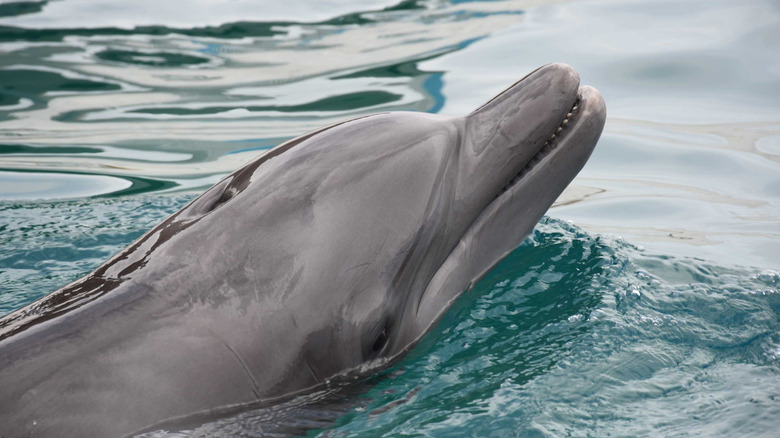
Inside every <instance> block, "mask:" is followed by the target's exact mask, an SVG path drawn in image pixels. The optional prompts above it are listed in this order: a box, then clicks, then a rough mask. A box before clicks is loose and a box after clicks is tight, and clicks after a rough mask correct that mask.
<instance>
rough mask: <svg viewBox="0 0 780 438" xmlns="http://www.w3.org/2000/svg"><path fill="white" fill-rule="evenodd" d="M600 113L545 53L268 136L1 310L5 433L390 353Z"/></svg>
mask: <svg viewBox="0 0 780 438" xmlns="http://www.w3.org/2000/svg"><path fill="white" fill-rule="evenodd" d="M605 119H606V107H605V105H604V101H603V99H602V97H601V95H600V94H599V93H598V91H596V90H595V89H594V88H592V87H588V86H580V81H579V75H578V74H577V73H576V72H575V71H574V70H573V69H572V68H571V67H569V66H567V65H564V64H549V65H546V66H543V67H540V68H539V69H537V70H535V71H533V72H532V73H530V74H529V75H527V76H526V77H525V78H523V79H522V80H520V81H518V82H516V83H515V84H514V85H512V86H510V87H509V88H507V89H506V90H505V91H503V92H502V93H500V94H499V95H497V96H495V97H494V98H492V99H490V100H489V101H488V102H487V103H485V104H484V105H482V106H480V107H478V108H477V109H476V110H474V111H473V112H471V113H469V114H468V115H466V116H461V117H457V116H443V115H438V114H426V113H415V112H390V113H381V114H374V115H370V116H364V117H360V118H357V119H353V120H347V121H343V122H340V123H336V124H334V125H331V126H328V127H324V128H322V129H319V130H317V131H314V132H311V133H308V134H305V135H303V136H301V137H298V138H296V139H293V140H290V141H288V142H286V143H284V144H282V145H280V146H278V147H276V148H275V149H273V150H271V151H269V152H268V153H266V154H264V155H262V156H260V157H258V158H257V159H255V160H254V161H252V162H250V163H248V164H247V165H245V166H243V167H242V168H240V169H238V170H236V171H235V172H233V173H232V174H230V175H228V176H227V177H225V178H224V179H223V180H222V181H220V182H219V183H217V184H216V185H214V186H213V187H212V188H210V189H209V190H207V191H206V192H205V193H203V194H202V195H200V196H199V197H197V198H196V199H194V200H193V201H192V202H190V203H189V204H187V205H186V206H184V207H183V208H182V209H181V210H179V211H178V212H176V213H174V214H172V215H171V216H170V217H168V218H167V219H165V220H164V221H163V222H162V223H160V224H159V225H157V226H156V227H154V228H153V229H152V230H150V231H149V232H147V233H146V234H145V235H143V236H141V237H140V238H139V239H138V240H136V241H135V242H133V243H131V244H130V245H129V246H128V247H127V248H126V249H124V250H123V251H121V252H120V253H119V254H117V255H116V256H114V257H112V258H111V259H110V260H108V261H106V262H105V263H104V264H103V265H101V266H100V267H98V268H97V269H96V270H95V271H94V272H92V273H91V274H89V275H87V276H85V277H83V278H81V279H78V280H76V281H74V282H73V283H71V284H69V285H66V286H65V287H63V288H62V289H59V290H57V291H55V292H53V293H51V294H50V295H48V296H46V297H44V298H42V299H40V300H38V301H36V302H34V303H32V304H30V305H28V306H27V307H24V308H22V309H19V310H17V311H15V312H13V313H11V314H9V315H6V316H5V317H3V318H2V319H0V388H2V389H3V390H2V391H0V406H2V407H3V408H2V409H0V424H2V425H3V433H5V434H7V435H9V436H25V435H31V434H33V435H35V436H39V437H83V436H124V435H132V434H135V433H139V431H155V430H159V429H165V430H173V429H175V428H176V427H178V426H177V425H185V424H186V425H192V424H203V423H204V422H208V421H210V420H213V419H215V418H225V417H224V416H228V415H230V414H231V413H235V412H241V411H242V410H246V409H250V408H251V409H254V408H258V407H261V408H262V407H274V406H277V405H278V404H280V403H285V402H287V401H290V400H292V399H293V398H294V397H296V396H299V395H308V394H313V393H315V392H316V391H318V390H320V389H323V388H324V389H327V388H328V385H330V384H331V383H329V382H333V379H343V380H344V381H346V382H350V381H351V380H350V379H356V378H360V377H363V376H367V375H370V374H373V373H376V372H377V371H379V370H382V369H384V368H386V367H388V366H390V365H392V364H394V363H396V362H397V361H398V360H399V359H400V358H401V357H403V356H404V355H405V354H406V353H407V352H409V351H410V350H411V349H412V348H414V347H415V346H416V345H417V344H418V343H419V342H420V340H421V339H422V337H423V336H425V335H426V333H428V332H430V330H431V328H432V327H434V326H435V325H436V324H437V323H438V322H439V321H440V320H441V318H442V316H443V315H444V313H445V312H446V311H447V310H448V309H449V308H450V306H451V305H452V304H453V302H454V301H455V300H456V299H457V298H458V297H459V296H461V295H462V294H463V293H464V291H467V290H469V289H470V288H471V287H472V285H474V284H475V283H476V282H477V281H479V279H480V278H482V277H483V276H484V275H485V274H486V273H487V272H488V271H489V270H490V269H492V268H493V267H494V266H495V265H496V264H497V263H498V262H499V261H500V260H502V259H503V258H504V257H506V256H507V255H508V254H509V253H510V252H511V251H513V250H514V249H515V248H516V247H517V246H518V245H520V243H521V242H522V241H523V239H524V238H525V237H526V236H527V235H528V234H529V233H530V232H531V231H532V230H533V228H534V226H535V225H536V223H537V222H538V221H539V219H540V218H541V217H542V216H543V215H544V213H545V212H546V211H547V209H548V208H549V207H550V206H551V205H552V203H553V202H554V201H555V200H556V199H557V198H558V196H559V195H560V193H561V192H562V191H563V190H564V188H565V187H566V186H567V185H568V184H569V182H570V181H571V180H572V179H573V178H574V177H575V176H576V175H577V173H578V172H579V171H580V170H581V169H582V167H583V166H584V165H585V163H586V161H587V160H588V158H589V157H590V155H591V153H592V151H593V149H594V147H595V146H596V143H597V142H598V139H599V137H600V135H601V132H602V130H603V127H604V122H605ZM418 391H419V389H418V388H415V389H413V390H411V391H409V392H408V393H407V394H406V395H405V396H403V397H402V398H401V399H399V400H395V401H392V402H390V403H388V404H387V405H385V406H382V407H380V408H377V409H375V410H374V411H372V413H371V414H372V415H376V414H378V413H381V412H384V411H386V410H389V409H392V408H393V407H395V406H398V405H399V404H401V403H406V402H409V401H410V400H412V399H413V398H414V396H415V395H416V394H417V393H418ZM199 422H200V423H199Z"/></svg>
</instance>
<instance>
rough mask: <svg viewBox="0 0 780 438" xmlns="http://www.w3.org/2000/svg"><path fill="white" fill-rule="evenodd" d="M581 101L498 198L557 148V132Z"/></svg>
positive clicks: (561, 129) (577, 102) (567, 122)
mask: <svg viewBox="0 0 780 438" xmlns="http://www.w3.org/2000/svg"><path fill="white" fill-rule="evenodd" d="M579 104H580V101H579V100H577V101H576V102H574V106H572V107H571V110H569V112H568V113H566V118H564V119H563V121H562V122H561V124H560V126H558V128H556V130H555V132H554V133H553V134H552V135H550V137H549V138H548V139H547V140H545V142H544V144H543V145H542V148H541V149H540V150H539V152H537V153H536V155H534V156H533V157H532V158H531V159H530V160H529V161H528V163H526V165H525V167H523V168H522V169H521V170H520V171H519V172H517V174H516V175H515V176H514V177H512V179H511V180H510V181H509V183H508V184H507V185H505V186H504V188H503V189H501V191H500V192H499V193H498V194H497V195H496V198H498V197H499V196H501V195H503V194H504V193H506V192H507V191H508V190H509V189H510V188H511V187H512V186H513V185H514V184H515V183H516V182H518V181H520V179H521V178H522V177H523V176H525V174H526V173H528V172H529V171H530V170H531V169H532V168H533V167H534V166H535V165H536V164H537V163H539V162H540V161H542V159H544V157H545V156H547V154H548V153H549V152H550V151H551V150H553V149H555V146H556V143H555V142H554V140H555V138H556V134H560V133H561V132H563V127H564V126H566V125H568V124H569V120H570V119H571V118H572V117H573V116H574V113H575V112H576V111H577V108H579Z"/></svg>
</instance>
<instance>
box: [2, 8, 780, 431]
mask: <svg viewBox="0 0 780 438" xmlns="http://www.w3.org/2000/svg"><path fill="white" fill-rule="evenodd" d="M287 3H289V4H287ZM778 53H780V4H778V2H776V1H752V0H748V1H740V2H734V1H718V0H714V1H693V0H677V1H663V0H633V1H627V0H626V1H617V0H616V1H571V2H569V1H541V0H528V1H513V0H507V1H457V0H452V1H438V0H436V1H424V0H419V1H403V2H400V3H392V1H385V2H383V1H370V2H360V3H359V4H358V3H352V2H346V1H337V0H330V1H320V2H313V1H311V2H271V1H250V0H236V1H232V2H227V3H225V2H217V1H208V0H198V1H195V2H193V1H188V2H184V1H179V0H171V1H166V2H150V1H134V2H130V1H126V0H113V1H105V0H82V1H76V0H62V1H50V2H47V1H24V2H15V1H11V2H8V1H2V2H0V315H3V314H6V313H8V312H11V311H13V310H14V309H17V308H19V307H22V306H24V305H26V304H28V303H30V302H32V301H34V300H35V299H37V298H40V297H42V296H44V295H46V294H48V293H50V292H52V291H54V290H56V289H58V288H59V287H62V286H63V285H65V284H67V283H68V282H70V281H72V280H75V279H77V278H79V277H80V276H82V275H84V274H86V273H88V272H90V271H91V270H92V269H94V268H95V267H96V266H98V265H99V264H100V263H102V262H103V261H105V260H107V259H108V258H109V257H110V256H111V255H113V254H115V253H116V252H117V251H119V250H120V249H122V248H124V247H125V246H126V245H127V244H129V243H130V242H131V241H132V240H134V239H135V238H137V237H139V236H140V235H141V234H142V233H144V232H145V231H147V230H148V229H150V228H151V227H152V226H154V225H156V224H157V223H159V222H160V221H161V220H162V219H163V218H165V217H166V216H167V215H169V214H170V213H172V212H174V211H176V210H177V209H179V208H180V207H182V206H183V205H184V204H186V203H187V202H188V201H189V200H190V199H192V198H193V197H194V196H196V195H197V194H198V193H200V192H202V191H203V190H205V189H206V188H207V187H209V186H210V185H211V184H213V183H215V182H216V181H218V180H219V179H221V178H222V177H223V176H225V175H227V174H228V173H230V172H231V171H233V170H235V169H236V168H238V167H240V166H241V165H242V164H244V163H246V162H248V161H249V160H251V159H253V158H254V157H256V156H257V155H258V154H260V153H263V152H264V151H266V150H268V149H270V148H272V147H274V146H275V145H277V144H279V143H281V142H283V141H285V140H286V139H289V138H292V137H295V136H297V135H300V134H302V133H304V132H307V131H309V130H311V129H314V128H317V127H319V126H322V125H326V124H329V123H333V122H336V121H339V120H343V119H347V118H353V117H357V116H360V115H363V114H368V113H373V112H379V111H388V110H415V111H427V112H434V113H442V114H464V113H467V112H469V111H471V110H472V109H473V108H475V107H477V106H478V105H480V104H481V103H482V102H484V101H485V100H487V99H489V98H490V97H492V96H493V95H495V94H497V93H498V92H500V91H501V90H503V89H504V88H505V87H506V86H508V85H510V84H511V83H513V82H515V81H516V80H518V79H519V78H521V77H522V76H524V75H525V74H526V73H528V72H529V71H531V70H533V69H534V68H536V67H538V66H539V65H542V64H545V63H548V62H566V63H568V64H570V65H572V66H573V67H574V68H575V69H577V70H578V71H579V72H580V74H581V77H582V82H583V84H589V85H593V86H595V87H597V88H598V89H599V90H600V91H601V92H602V94H603V95H604V98H605V100H606V102H607V108H608V113H609V115H608V120H607V125H606V128H605V132H604V134H603V136H602V139H601V141H600V143H599V145H598V146H597V148H596V151H595V153H594V155H593V156H592V158H591V160H590V161H589V162H588V164H587V165H586V167H585V168H584V169H583V171H582V173H581V174H580V175H579V176H578V177H577V178H576V179H575V181H574V183H573V184H572V186H571V187H570V188H569V189H568V190H567V191H566V192H565V193H564V194H563V195H562V196H561V198H560V199H559V200H558V202H557V203H556V205H555V206H554V207H553V208H552V209H551V210H550V211H549V213H548V216H547V217H545V218H544V219H543V220H542V222H541V223H540V224H539V226H538V227H537V228H536V230H535V231H534V233H533V234H532V235H531V236H530V237H529V238H528V239H527V240H526V241H525V242H524V243H523V245H522V246H521V247H520V248H518V249H517V250H516V251H515V252H513V253H512V254H511V255H510V256H509V257H508V258H507V259H505V260H504V261H502V262H501V264H499V265H498V266H497V267H496V268H495V269H494V270H493V271H492V272H491V273H490V274H489V275H488V276H487V277H486V278H485V279H483V280H482V281H481V282H480V283H479V284H477V285H476V287H475V288H474V289H473V290H472V291H470V292H468V293H467V294H464V295H463V296H462V297H461V298H460V299H459V301H458V302H457V303H456V305H455V307H454V308H453V309H451V311H450V312H449V313H448V314H447V316H446V317H445V319H444V320H443V321H442V322H441V324H439V326H438V327H437V328H436V329H435V330H434V331H432V332H431V333H430V334H429V336H427V337H426V338H425V340H424V341H423V342H422V343H421V344H420V345H419V346H418V347H417V348H416V349H415V350H414V351H413V352H411V353H410V354H409V355H408V356H407V357H406V358H404V359H403V360H402V361H400V362H399V363H398V364H396V365H395V366H393V367H392V368H390V369H388V370H386V371H384V372H382V373H381V374H379V375H377V376H370V377H367V378H365V379H364V380H360V381H356V382H334V383H333V384H332V385H331V386H330V387H328V388H326V389H324V390H322V391H320V392H318V393H314V394H309V395H307V396H304V397H299V398H297V399H294V400H292V401H290V402H288V403H285V404H283V405H279V406H275V407H272V408H251V407H248V408H247V409H246V410H242V411H240V412H232V413H230V414H229V415H225V416H224V417H223V418H209V419H203V420H202V421H201V422H200V423H198V422H195V423H192V422H190V423H188V424H182V425H178V426H177V427H175V428H173V427H172V428H170V430H165V431H158V432H155V433H152V434H151V435H153V436H180V435H195V436H215V435H216V436H220V435H222V436H290V435H306V436H322V437H336V436H436V437H438V436H480V437H482V436H501V437H503V436H518V437H537V436H539V437H542V436H598V437H601V436H729V437H730V436H767V437H775V436H778V430H780V420H778V418H780V273H778V272H780V263H779V262H778V260H780V104H778V102H780V57H778V56H777V54H778Z"/></svg>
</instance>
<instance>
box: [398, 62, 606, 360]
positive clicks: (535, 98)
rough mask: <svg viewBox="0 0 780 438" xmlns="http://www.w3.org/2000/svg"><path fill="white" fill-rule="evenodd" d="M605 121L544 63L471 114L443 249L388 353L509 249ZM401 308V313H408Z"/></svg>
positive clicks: (574, 77)
mask: <svg viewBox="0 0 780 438" xmlns="http://www.w3.org/2000/svg"><path fill="white" fill-rule="evenodd" d="M605 120H606V107H605V104H604V100H603V98H602V97H601V95H600V94H599V92H598V91H597V90H596V89H594V88H592V87H587V86H585V87H580V86H579V75H578V74H577V72H576V71H574V70H573V69H572V68H571V67H569V66H567V65H565V64H558V63H556V64H549V65H545V66H543V67H541V68H539V69H537V70H536V71H534V72H532V73H530V74H529V75H528V76H526V77H525V78H523V79H522V80H520V81H518V82H517V83H515V84H514V85H512V86H511V87H509V88H508V89H507V90H505V91H504V92H503V93H501V94H499V95H498V96H496V97H494V98H493V99H491V100H490V101H488V102H487V103H485V104H484V105H482V106H481V107H479V108H477V109H476V110H475V111H473V112H472V113H471V114H469V115H467V116H465V117H463V118H458V119H456V120H455V123H457V124H459V126H460V127H461V128H460V129H461V133H462V137H461V138H462V140H461V142H460V144H459V149H458V157H457V160H456V161H457V166H456V168H457V172H456V173H455V177H454V181H453V185H454V191H453V194H452V208H451V210H450V211H449V213H450V215H451V220H450V222H449V224H448V229H450V230H451V233H450V235H449V236H447V238H449V239H453V238H455V241H453V240H450V242H449V243H448V245H447V247H449V248H452V249H451V251H450V252H449V253H448V254H447V255H446V257H444V258H443V259H441V260H440V262H439V264H438V267H437V269H436V271H435V272H434V273H432V275H431V276H430V277H426V278H429V280H428V281H427V283H426V285H425V287H424V288H423V289H422V291H421V292H420V293H419V295H415V296H414V298H413V300H412V302H411V303H408V304H407V305H408V306H410V305H413V306H414V309H413V310H412V309H411V308H410V309H408V310H407V312H406V313H405V317H406V321H405V322H404V323H403V324H402V330H400V331H399V332H400V333H398V338H397V339H396V341H395V343H394V344H392V347H391V348H389V352H388V354H401V353H403V352H405V351H406V350H407V349H408V348H409V346H411V345H414V344H415V343H416V341H417V340H419V339H420V337H421V336H422V335H424V334H425V333H426V332H427V331H428V330H429V328H430V327H431V326H432V325H433V324H434V323H436V322H437V321H438V320H439V319H440V318H441V316H442V315H443V313H444V312H445V311H446V310H447V309H448V308H449V307H450V306H451V304H452V303H453V301H454V300H455V299H456V298H457V297H458V296H460V295H461V293H462V292H464V291H466V290H468V289H469V288H470V287H472V286H473V285H474V283H475V282H476V281H478V280H479V279H480V278H481V277H482V276H484V275H485V274H486V273H487V272H488V271H489V270H490V269H491V268H492V267H494V266H495V265H496V264H497V263H498V262H499V261H500V260H501V259H503V258H504V257H505V256H506V255H508V254H509V252H511V251H512V250H514V249H515V248H516V247H517V246H518V245H519V244H520V243H521V242H522V240H523V239H524V238H525V237H526V236H527V235H528V234H529V233H530V232H531V231H532V230H533V228H534V226H535V225H536V223H537V222H538V221H539V219H541V217H542V216H543V215H544V213H545V212H546V211H547V210H548V209H549V207H550V206H551V205H552V203H553V202H554V201H555V199H556V198H557V197H558V196H559V195H560V194H561V192H563V190H564V189H565V188H566V186H567V185H568V184H569V183H570V182H571V180H572V179H573V178H574V177H575V176H576V175H577V173H579V171H580V170H581V169H582V167H583V166H584V165H585V162H586V161H587V160H588V158H589V157H590V154H591V152H592V151H593V149H594V147H595V146H596V143H597V141H598V139H599V136H600V135H601V132H602V130H603V127H604V123H605ZM410 307H411V306H410Z"/></svg>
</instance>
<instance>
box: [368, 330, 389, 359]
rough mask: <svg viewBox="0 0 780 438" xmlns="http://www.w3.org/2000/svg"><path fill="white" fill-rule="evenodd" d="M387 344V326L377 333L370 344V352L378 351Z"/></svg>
mask: <svg viewBox="0 0 780 438" xmlns="http://www.w3.org/2000/svg"><path fill="white" fill-rule="evenodd" d="M385 344H387V327H385V328H383V329H382V331H381V332H379V335H377V337H376V339H375V340H374V343H373V344H372V345H371V352H372V353H378V352H379V351H381V350H382V348H384V346H385Z"/></svg>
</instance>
